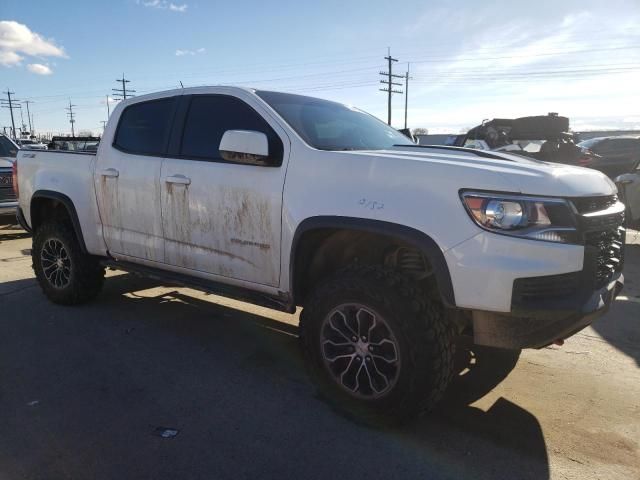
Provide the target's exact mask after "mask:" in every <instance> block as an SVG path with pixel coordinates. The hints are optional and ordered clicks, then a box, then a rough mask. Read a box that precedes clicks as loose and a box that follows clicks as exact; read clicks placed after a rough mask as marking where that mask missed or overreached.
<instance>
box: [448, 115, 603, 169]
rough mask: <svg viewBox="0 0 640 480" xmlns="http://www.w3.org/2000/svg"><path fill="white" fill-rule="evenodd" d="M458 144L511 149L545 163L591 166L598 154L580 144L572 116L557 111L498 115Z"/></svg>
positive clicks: (471, 146) (479, 147)
mask: <svg viewBox="0 0 640 480" xmlns="http://www.w3.org/2000/svg"><path fill="white" fill-rule="evenodd" d="M455 145H456V146H458V147H466V148H474V149H478V150H492V151H496V152H510V153H517V154H519V155H525V156H527V157H531V158H536V159H538V160H543V161H545V162H553V163H563V164H565V165H576V166H580V167H583V166H588V165H590V164H591V163H593V162H594V160H595V158H596V157H597V155H595V154H594V153H593V152H591V151H588V150H584V149H582V148H580V147H579V146H578V145H576V143H575V140H574V137H573V134H572V133H569V119H568V118H567V117H561V116H559V115H558V114H556V113H549V114H548V115H538V116H532V117H520V118H514V119H510V118H494V119H493V120H488V121H484V122H482V124H480V125H478V126H477V127H474V128H472V129H471V130H469V131H468V132H467V133H466V134H465V135H460V136H459V137H458V138H457V139H456V144H455Z"/></svg>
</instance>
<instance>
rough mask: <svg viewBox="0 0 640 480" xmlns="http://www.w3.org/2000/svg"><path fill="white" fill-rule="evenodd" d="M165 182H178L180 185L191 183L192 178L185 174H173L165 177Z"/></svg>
mask: <svg viewBox="0 0 640 480" xmlns="http://www.w3.org/2000/svg"><path fill="white" fill-rule="evenodd" d="M164 181H165V183H176V184H178V185H190V184H191V179H190V178H188V177H185V176H184V175H172V176H170V177H164Z"/></svg>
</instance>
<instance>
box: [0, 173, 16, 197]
mask: <svg viewBox="0 0 640 480" xmlns="http://www.w3.org/2000/svg"><path fill="white" fill-rule="evenodd" d="M11 180H12V178H11V172H0V202H13V201H15V200H16V195H15V194H14V193H13V185H12V181H11Z"/></svg>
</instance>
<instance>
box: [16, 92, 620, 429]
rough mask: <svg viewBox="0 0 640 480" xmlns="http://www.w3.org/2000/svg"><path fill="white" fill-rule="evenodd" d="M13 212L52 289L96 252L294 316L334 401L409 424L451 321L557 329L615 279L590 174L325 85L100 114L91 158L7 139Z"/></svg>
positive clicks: (443, 353) (513, 333)
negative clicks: (416, 137) (102, 122)
mask: <svg viewBox="0 0 640 480" xmlns="http://www.w3.org/2000/svg"><path fill="white" fill-rule="evenodd" d="M17 179H18V186H19V211H18V217H19V219H20V221H21V223H22V224H23V226H24V227H25V228H28V229H30V230H32V231H33V250H32V255H33V268H34V270H35V273H36V276H37V279H38V281H39V283H40V285H41V287H42V290H43V291H44V293H45V295H46V296H47V297H48V298H49V299H50V300H51V301H53V302H56V303H61V304H75V303H80V302H85V301H88V300H90V299H92V298H93V297H95V296H96V295H97V294H98V293H99V291H100V288H101V286H102V284H103V279H104V269H105V267H106V266H108V267H115V268H118V269H122V270H125V271H131V272H138V273H142V274H149V275H155V276H160V277H162V278H166V279H167V280H170V281H172V282H178V283H180V284H184V285H189V286H191V287H195V288H200V289H203V290H208V291H213V292H216V293H219V294H223V295H228V296H231V297H235V298H240V299H244V300H246V301H249V302H252V303H256V304H260V305H264V306H268V307H271V308H275V309H279V310H282V311H285V312H291V313H293V312H294V311H295V310H296V307H297V306H302V308H303V310H302V313H301V316H300V341H301V345H302V347H303V351H304V355H305V357H306V361H307V362H308V365H309V370H310V372H311V373H312V375H313V377H314V378H315V379H316V381H317V382H318V384H319V386H320V388H321V389H323V390H324V393H325V395H326V396H328V397H329V398H331V399H333V400H334V401H335V402H336V404H338V405H340V407H341V408H347V409H349V410H351V411H355V412H358V414H361V415H363V416H364V417H369V418H376V419H380V418H384V419H393V420H405V419H407V418H410V417H411V416H413V415H415V414H416V413H418V412H419V411H422V410H424V409H429V408H431V407H433V405H434V404H435V403H436V402H437V401H438V400H439V399H440V398H441V397H442V394H443V392H444V391H445V389H446V387H447V385H448V383H449V381H450V380H451V377H452V372H453V363H452V362H453V354H454V345H455V341H456V339H457V337H458V336H461V335H470V336H472V337H473V339H474V341H475V342H476V343H477V344H482V345H490V346H497V347H504V348H511V349H520V348H538V347H542V346H545V345H548V344H550V343H552V342H554V341H560V340H562V339H564V338H566V337H568V336H570V335H572V334H573V333H575V332H577V331H578V330H580V329H582V328H584V327H585V326H586V325H588V324H590V323H591V322H592V321H593V320H594V319H595V318H596V317H598V316H599V315H601V314H602V313H603V312H605V311H606V310H607V308H608V306H609V304H610V302H611V301H612V299H613V298H614V297H615V295H616V294H617V293H618V292H619V290H620V289H621V288H622V284H623V276H622V272H621V271H622V265H623V250H624V234H625V233H624V228H623V222H624V205H623V204H622V203H621V202H619V201H618V199H617V196H616V187H615V185H614V184H613V183H612V182H611V181H610V180H609V179H608V178H607V177H606V176H604V175H603V174H601V173H600V172H597V171H594V170H588V169H584V168H578V167H570V166H565V165H553V164H547V163H544V162H541V161H537V160H532V159H527V158H524V157H520V156H517V155H510V154H506V153H494V152H483V151H476V150H469V149H463V148H455V147H421V146H418V145H415V144H414V143H412V142H410V141H409V140H408V139H407V138H406V137H404V136H403V135H401V134H399V133H398V132H396V131H395V130H393V129H391V128H389V127H388V126H387V125H385V124H384V123H383V122H381V121H379V120H377V119H376V118H374V117H372V116H370V115H368V114H366V113H364V112H362V111H360V110H358V109H355V108H352V107H350V106H346V105H342V104H339V103H334V102H330V101H326V100H319V99H315V98H310V97H305V96H299V95H291V94H285V93H276V92H269V91H260V90H252V89H242V88H234V87H199V88H188V89H180V90H173V91H167V92H161V93H155V94H151V95H145V96H141V97H136V98H133V99H128V100H126V101H124V102H121V103H120V104H119V105H118V107H117V108H116V109H115V110H114V112H113V114H112V115H111V118H110V120H109V123H108V125H107V127H106V130H105V132H104V137H103V138H102V141H101V142H100V146H99V148H98V151H97V154H87V153H68V152H58V151H44V152H38V151H21V152H20V153H19V154H18V161H17Z"/></svg>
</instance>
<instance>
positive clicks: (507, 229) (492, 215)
mask: <svg viewBox="0 0 640 480" xmlns="http://www.w3.org/2000/svg"><path fill="white" fill-rule="evenodd" d="M460 196H461V198H462V202H463V203H464V206H465V208H466V210H467V212H468V213H469V215H470V216H471V218H472V219H473V221H474V222H476V223H477V224H478V225H479V226H480V227H482V228H484V229H485V230H489V231H491V232H495V233H500V234H503V235H512V236H517V237H525V238H531V239H534V240H544V241H547V242H561V243H577V240H578V238H577V231H576V222H575V217H574V215H573V212H572V210H571V206H570V205H569V203H568V202H567V201H566V200H564V199H562V198H544V197H532V196H527V195H510V194H501V193H484V192H471V191H464V192H461V194H460Z"/></svg>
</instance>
